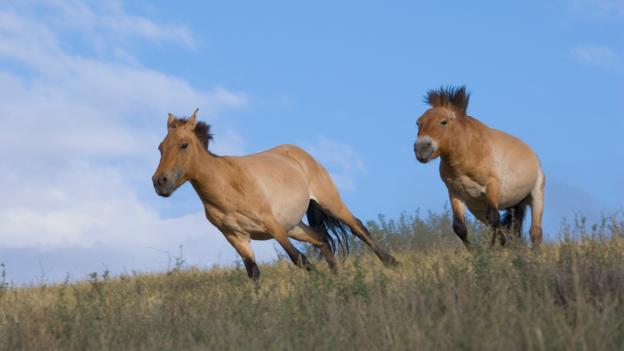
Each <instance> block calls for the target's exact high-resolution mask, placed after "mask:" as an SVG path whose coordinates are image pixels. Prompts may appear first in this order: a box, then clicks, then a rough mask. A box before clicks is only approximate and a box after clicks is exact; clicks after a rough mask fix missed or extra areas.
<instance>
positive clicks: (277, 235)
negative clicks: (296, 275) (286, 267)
mask: <svg viewBox="0 0 624 351" xmlns="http://www.w3.org/2000/svg"><path fill="white" fill-rule="evenodd" d="M267 231H268V232H269V233H270V234H271V235H272V236H273V238H274V239H275V240H277V242H278V243H279V244H280V245H281V246H282V248H283V249H284V250H285V251H286V253H287V254H288V257H290V260H291V261H292V262H293V263H294V264H295V265H297V266H298V267H301V268H305V269H306V270H308V271H309V270H311V269H312V266H311V265H310V263H309V262H308V259H307V258H306V257H305V255H304V254H302V253H301V252H300V251H299V250H297V248H296V247H295V246H294V245H293V244H292V243H291V242H290V240H288V233H287V232H286V230H284V228H283V227H282V225H281V224H279V223H278V222H277V221H276V220H271V221H270V222H269V223H267Z"/></svg>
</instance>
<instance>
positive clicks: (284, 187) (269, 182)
mask: <svg viewBox="0 0 624 351" xmlns="http://www.w3.org/2000/svg"><path fill="white" fill-rule="evenodd" d="M196 114H197V110H195V112H193V114H192V115H191V117H190V118H188V119H185V118H177V117H176V116H174V115H172V114H169V118H168V121H167V135H166V137H165V138H164V140H163V141H162V142H161V143H160V145H159V147H158V149H159V150H160V154H161V155H160V163H159V165H158V168H157V169H156V172H155V173H154V176H153V177H152V181H153V183H154V189H155V190H156V193H157V194H158V195H160V196H163V197H169V196H170V195H171V194H172V193H173V192H174V191H175V190H176V189H177V188H179V187H180V186H181V185H182V184H184V183H185V182H186V181H190V183H191V184H192V185H193V188H194V189H195V191H196V192H197V195H199V198H200V199H201V201H202V202H203V204H204V209H205V213H206V217H207V218H208V220H209V221H210V222H211V223H212V224H213V225H214V226H215V227H217V228H218V229H219V230H220V231H221V232H222V233H223V235H224V236H225V238H226V239H227V241H228V242H229V243H230V244H231V245H232V246H233V247H234V248H235V249H236V251H237V252H238V254H239V255H240V256H241V257H242V259H243V263H244V264H245V268H246V270H247V275H248V276H249V277H250V278H251V279H253V280H256V281H257V280H258V279H259V277H260V270H259V269H258V265H257V264H256V261H255V258H254V253H253V251H252V249H251V245H250V240H268V239H275V240H277V242H278V243H279V244H280V245H281V246H282V247H283V248H284V250H285V251H286V253H287V254H288V256H289V257H290V259H291V260H292V261H293V263H295V264H296V265H297V266H299V267H302V268H306V269H308V270H310V268H311V265H310V263H309V262H308V260H307V259H306V257H305V256H304V255H303V254H302V253H301V252H299V250H297V248H295V246H294V245H293V244H292V243H291V242H290V240H289V238H293V239H295V240H298V241H302V242H307V243H311V244H312V245H314V246H315V247H316V248H318V249H319V250H320V252H321V254H322V255H323V257H324V258H325V260H326V261H327V263H328V265H329V267H330V269H331V270H332V271H334V272H336V271H337V263H336V257H335V255H334V253H335V252H336V251H337V250H338V249H341V248H343V249H344V248H346V244H347V239H348V238H347V234H348V233H349V232H350V233H352V234H355V236H357V237H358V238H359V239H361V240H362V241H364V242H365V243H366V244H368V246H370V247H371V248H372V249H373V251H374V252H375V254H376V255H377V256H378V257H379V259H381V261H383V262H384V263H386V264H389V265H396V264H397V263H398V262H397V260H396V259H395V258H394V257H392V256H391V255H390V254H388V253H387V252H386V251H384V250H383V249H382V248H381V247H380V246H379V244H378V243H377V242H376V241H375V240H374V239H373V238H372V237H371V235H370V234H369V232H368V230H367V229H366V227H364V225H363V224H362V222H361V221H360V220H359V219H357V218H356V217H355V216H353V214H352V213H351V211H349V209H348V208H347V207H346V206H345V204H344V203H343V202H342V199H341V198H340V194H339V193H338V190H337V189H336V186H335V185H334V182H333V181H332V179H331V178H330V176H329V174H328V173H327V171H326V170H325V168H323V166H321V164H319V163H318V162H317V161H316V160H315V159H313V158H312V157H311V156H310V155H309V154H308V153H307V152H305V151H304V150H302V149H300V148H298V147H296V146H294V145H280V146H277V147H275V148H273V149H270V150H267V151H263V152H259V153H256V154H252V155H246V156H239V157H234V156H217V155H215V154H213V153H212V152H211V151H209V150H208V144H209V142H210V141H211V140H212V137H213V135H212V134H211V133H210V126H209V125H207V124H206V123H204V122H197V118H196ZM304 215H307V220H308V224H305V223H304V222H303V221H302V218H303V216H304Z"/></svg>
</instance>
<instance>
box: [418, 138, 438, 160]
mask: <svg viewBox="0 0 624 351" xmlns="http://www.w3.org/2000/svg"><path fill="white" fill-rule="evenodd" d="M433 144H434V143H433V142H432V141H431V138H429V137H424V138H418V140H417V141H416V142H415V143H414V153H415V154H416V159H417V160H418V161H419V162H421V163H427V162H429V161H431V155H433V153H434V152H435V146H434V145H433Z"/></svg>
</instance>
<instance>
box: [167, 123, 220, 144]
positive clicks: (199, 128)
mask: <svg viewBox="0 0 624 351" xmlns="http://www.w3.org/2000/svg"><path fill="white" fill-rule="evenodd" d="M187 122H188V118H176V119H175V120H174V121H173V125H174V126H176V127H178V126H183V125H185V124H186V123H187ZM193 132H194V133H195V136H196V137H197V139H198V140H199V142H200V143H201V144H202V145H203V146H204V148H205V149H206V150H208V144H209V143H210V142H211V141H212V137H213V136H214V135H213V134H212V133H210V125H209V124H206V123H204V122H201V121H200V122H197V123H195V129H193Z"/></svg>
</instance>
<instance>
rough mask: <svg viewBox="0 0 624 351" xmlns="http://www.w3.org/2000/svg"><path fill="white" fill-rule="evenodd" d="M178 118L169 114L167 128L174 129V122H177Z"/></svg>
mask: <svg viewBox="0 0 624 351" xmlns="http://www.w3.org/2000/svg"><path fill="white" fill-rule="evenodd" d="M175 119H176V117H175V116H174V115H173V113H169V116H168V117H167V128H171V127H173V122H175Z"/></svg>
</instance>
